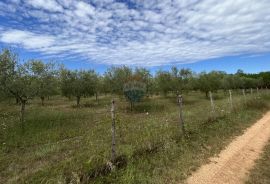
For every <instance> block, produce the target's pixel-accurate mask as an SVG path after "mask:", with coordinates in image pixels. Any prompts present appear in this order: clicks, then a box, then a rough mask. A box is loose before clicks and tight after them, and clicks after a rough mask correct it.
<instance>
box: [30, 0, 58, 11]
mask: <svg viewBox="0 0 270 184" xmlns="http://www.w3.org/2000/svg"><path fill="white" fill-rule="evenodd" d="M26 3H28V4H29V5H31V6H33V7H34V8H41V9H44V10H48V11H52V12H58V11H60V12H61V11H63V7H62V6H61V5H59V4H58V3H57V1H55V0H26Z"/></svg>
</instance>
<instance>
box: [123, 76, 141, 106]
mask: <svg viewBox="0 0 270 184" xmlns="http://www.w3.org/2000/svg"><path fill="white" fill-rule="evenodd" d="M145 92H146V87H145V84H144V83H143V82H139V81H135V80H133V81H129V82H127V83H126V84H125V85H124V95H125V97H126V98H127V99H128V100H129V102H130V107H131V110H132V108H133V104H134V103H135V102H139V101H140V100H141V99H142V98H143V97H144V95H145Z"/></svg>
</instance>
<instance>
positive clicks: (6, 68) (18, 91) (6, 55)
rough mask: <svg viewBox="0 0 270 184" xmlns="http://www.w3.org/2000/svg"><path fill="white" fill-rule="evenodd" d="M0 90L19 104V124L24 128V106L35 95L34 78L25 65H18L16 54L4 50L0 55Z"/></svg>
mask: <svg viewBox="0 0 270 184" xmlns="http://www.w3.org/2000/svg"><path fill="white" fill-rule="evenodd" d="M0 88H1V90H2V92H4V93H5V94H7V95H12V96H14V97H15V98H16V99H18V100H19V102H20V104H21V111H20V112H21V118H20V119H21V123H22V127H24V113H25V105H26V103H27V101H28V100H29V99H31V98H32V97H34V96H35V95H36V94H37V86H36V82H35V78H34V77H33V75H31V71H30V70H29V69H28V67H27V65H26V64H19V63H18V59H17V56H16V54H14V53H13V52H12V51H10V50H8V49H5V50H3V51H2V53H1V54H0Z"/></svg>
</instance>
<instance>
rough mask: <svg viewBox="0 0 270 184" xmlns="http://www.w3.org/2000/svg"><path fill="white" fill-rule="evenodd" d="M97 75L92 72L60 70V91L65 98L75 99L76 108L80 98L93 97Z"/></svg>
mask: <svg viewBox="0 0 270 184" xmlns="http://www.w3.org/2000/svg"><path fill="white" fill-rule="evenodd" d="M96 81H97V74H96V73H95V71H93V70H89V71H84V70H81V71H78V70H75V71H70V70H66V69H62V70H61V91H62V94H63V95H64V96H66V97H69V98H70V97H72V96H74V97H76V101H77V106H79V105H80V100H81V97H87V96H93V95H94V94H95V92H96Z"/></svg>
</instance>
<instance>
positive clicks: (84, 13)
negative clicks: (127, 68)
mask: <svg viewBox="0 0 270 184" xmlns="http://www.w3.org/2000/svg"><path fill="white" fill-rule="evenodd" d="M24 1H25V2H27V3H28V5H25V4H23V5H22V3H21V5H22V6H17V5H16V4H18V3H20V1H17V0H16V1H14V2H16V3H0V11H2V12H1V13H0V16H4V17H6V19H8V23H9V27H7V26H6V24H5V25H4V24H2V23H0V38H1V39H0V41H1V42H3V43H6V44H15V45H18V46H21V47H24V48H26V49H29V50H34V51H38V52H41V53H42V54H45V55H48V56H49V57H55V56H57V57H58V58H59V57H63V58H71V57H72V58H74V57H77V58H83V59H88V60H89V61H94V62H99V63H105V64H130V65H132V64H134V65H162V64H168V63H188V62H195V61H198V60H202V59H208V58H214V57H222V56H228V55H237V54H258V53H262V52H270V42H269V40H270V34H269V32H270V15H269V7H270V1H269V0H260V1H257V0H249V1H246V0H224V1H220V2H217V1H215V0H204V1H199V0H175V1H164V0H156V1H142V0H130V1H129V2H130V3H120V2H115V1H113V0H92V1H91V4H90V3H89V2H88V1H86V0H84V1H82V0H78V1H72V0H47V1H45V0H24ZM29 5H30V6H29ZM11 12H16V14H11ZM19 17H21V19H19ZM23 30H24V31H23ZM37 33H38V34H37Z"/></svg>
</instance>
